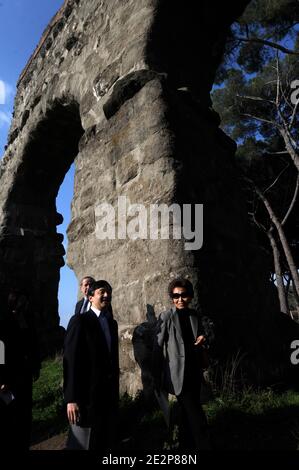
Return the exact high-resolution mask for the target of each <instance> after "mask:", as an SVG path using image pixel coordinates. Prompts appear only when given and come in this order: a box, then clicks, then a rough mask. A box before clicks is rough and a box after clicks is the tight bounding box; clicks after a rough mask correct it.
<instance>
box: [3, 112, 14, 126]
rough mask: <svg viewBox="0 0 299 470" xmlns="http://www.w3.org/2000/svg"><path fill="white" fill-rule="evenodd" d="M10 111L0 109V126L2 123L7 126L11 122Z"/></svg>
mask: <svg viewBox="0 0 299 470" xmlns="http://www.w3.org/2000/svg"><path fill="white" fill-rule="evenodd" d="M11 117H12V116H11V113H7V112H4V111H0V127H2V126H3V125H6V126H9V125H10V122H11Z"/></svg>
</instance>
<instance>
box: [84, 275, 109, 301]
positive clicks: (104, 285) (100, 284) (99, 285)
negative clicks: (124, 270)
mask: <svg viewBox="0 0 299 470" xmlns="http://www.w3.org/2000/svg"><path fill="white" fill-rule="evenodd" d="M97 289H107V290H108V291H109V292H112V287H111V286H110V284H109V282H107V281H104V280H103V279H101V280H100V281H95V282H93V283H92V284H91V286H89V289H88V293H87V296H88V297H90V296H91V297H93V296H94V293H95V291H96V290H97Z"/></svg>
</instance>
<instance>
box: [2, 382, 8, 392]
mask: <svg viewBox="0 0 299 470" xmlns="http://www.w3.org/2000/svg"><path fill="white" fill-rule="evenodd" d="M7 390H8V386H7V385H6V384H0V391H1V392H6V391H7Z"/></svg>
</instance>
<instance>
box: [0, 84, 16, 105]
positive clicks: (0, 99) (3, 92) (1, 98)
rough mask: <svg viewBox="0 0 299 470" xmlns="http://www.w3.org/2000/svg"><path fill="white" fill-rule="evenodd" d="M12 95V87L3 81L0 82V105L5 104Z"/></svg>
mask: <svg viewBox="0 0 299 470" xmlns="http://www.w3.org/2000/svg"><path fill="white" fill-rule="evenodd" d="M14 94H15V89H14V87H13V86H12V85H10V84H9V83H6V82H5V81H4V80H0V105H1V104H7V103H8V101H9V100H10V98H12V96H13V95H14Z"/></svg>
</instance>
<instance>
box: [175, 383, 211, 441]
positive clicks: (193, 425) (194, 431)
mask: <svg viewBox="0 0 299 470" xmlns="http://www.w3.org/2000/svg"><path fill="white" fill-rule="evenodd" d="M177 400H178V403H179V405H180V410H181V423H180V424H181V429H180V445H181V447H182V448H185V449H196V450H209V449H210V442H209V433H208V423H207V418H206V415H205V413H204V411H203V409H202V406H201V403H200V386H199V385H195V386H194V387H191V386H188V387H183V390H182V392H181V393H180V395H177Z"/></svg>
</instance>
